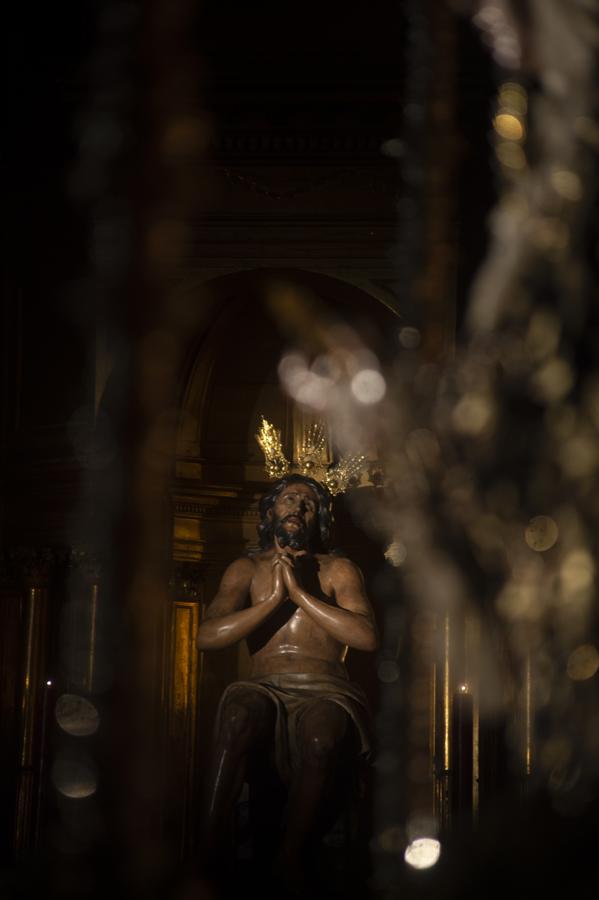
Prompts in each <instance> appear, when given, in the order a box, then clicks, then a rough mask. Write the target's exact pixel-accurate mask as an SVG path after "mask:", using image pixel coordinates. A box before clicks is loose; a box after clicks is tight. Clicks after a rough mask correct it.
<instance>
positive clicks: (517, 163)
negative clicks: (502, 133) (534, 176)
mask: <svg viewBox="0 0 599 900" xmlns="http://www.w3.org/2000/svg"><path fill="white" fill-rule="evenodd" d="M495 155H496V156H497V159H498V160H499V162H500V163H501V165H502V166H505V167H506V168H508V169H516V170H519V169H525V168H526V154H525V153H524V150H523V149H522V147H520V146H519V145H518V144H514V143H512V142H511V141H500V142H499V143H498V144H497V146H496V148H495Z"/></svg>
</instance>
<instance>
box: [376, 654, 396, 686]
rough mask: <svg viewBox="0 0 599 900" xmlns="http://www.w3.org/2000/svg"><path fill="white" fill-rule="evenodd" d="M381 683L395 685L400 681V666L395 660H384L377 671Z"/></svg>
mask: <svg viewBox="0 0 599 900" xmlns="http://www.w3.org/2000/svg"><path fill="white" fill-rule="evenodd" d="M377 675H378V679H379V681H382V682H383V684H393V683H394V682H395V681H398V680H399V666H398V665H397V663H396V662H395V660H393V659H384V660H383V661H382V663H380V664H379V667H378V669H377Z"/></svg>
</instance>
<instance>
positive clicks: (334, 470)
mask: <svg viewBox="0 0 599 900" xmlns="http://www.w3.org/2000/svg"><path fill="white" fill-rule="evenodd" d="M256 440H257V441H258V443H259V444H260V447H261V448H262V452H263V453H264V468H265V471H266V474H267V475H268V477H269V478H283V476H285V475H291V474H299V475H307V476H308V477H309V478H314V479H315V480H316V481H320V483H321V484H324V485H325V487H327V488H328V490H329V491H330V492H331V494H342V493H343V492H344V491H346V490H347V489H348V488H349V487H353V486H354V485H355V484H356V483H357V481H358V480H359V477H360V473H361V471H362V469H363V466H364V461H365V460H366V457H365V456H363V455H361V454H360V455H355V456H343V457H342V458H341V459H340V460H339V462H336V463H332V464H331V463H327V461H326V443H327V438H326V434H325V430H324V426H323V425H322V424H320V423H314V424H312V425H309V426H308V428H306V430H305V432H304V436H303V439H302V443H301V446H300V449H299V452H298V454H297V460H294V461H293V462H290V461H289V460H288V459H287V458H286V456H285V454H284V453H283V447H282V444H281V431H280V429H278V428H275V426H274V425H272V424H271V423H270V422H268V421H267V420H266V419H265V418H264V416H262V422H261V425H260V430H259V431H258V433H257V434H256Z"/></svg>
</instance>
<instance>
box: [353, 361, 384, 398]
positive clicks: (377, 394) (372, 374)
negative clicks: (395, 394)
mask: <svg viewBox="0 0 599 900" xmlns="http://www.w3.org/2000/svg"><path fill="white" fill-rule="evenodd" d="M386 390H387V385H386V383H385V379H384V378H383V376H382V375H381V373H380V372H377V370H376V369H361V370H360V371H359V372H357V373H356V374H355V375H354V377H353V378H352V380H351V392H352V394H353V395H354V397H355V398H356V400H357V401H358V403H363V404H364V405H366V406H370V405H371V404H373V403H378V402H379V401H380V400H382V399H383V397H384V396H385V391H386Z"/></svg>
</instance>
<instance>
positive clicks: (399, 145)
mask: <svg viewBox="0 0 599 900" xmlns="http://www.w3.org/2000/svg"><path fill="white" fill-rule="evenodd" d="M404 150H405V147H404V143H403V141H400V140H399V138H390V139H389V140H388V141H383V143H382V144H381V153H382V154H383V156H390V157H391V158H392V159H398V158H399V157H400V156H403V154H404Z"/></svg>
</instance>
